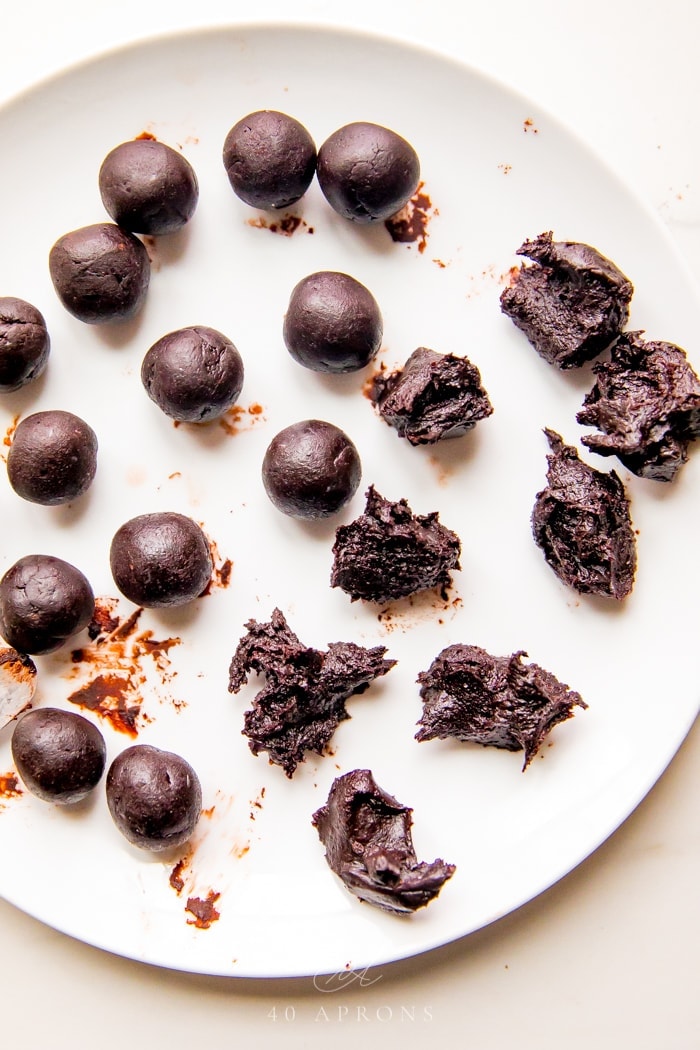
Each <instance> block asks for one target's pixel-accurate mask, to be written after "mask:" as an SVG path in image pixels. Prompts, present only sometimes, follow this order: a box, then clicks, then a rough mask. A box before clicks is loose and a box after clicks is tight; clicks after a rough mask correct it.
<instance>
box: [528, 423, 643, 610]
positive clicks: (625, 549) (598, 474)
mask: <svg viewBox="0 0 700 1050" xmlns="http://www.w3.org/2000/svg"><path fill="white" fill-rule="evenodd" d="M545 434H546V435H547V440H548V441H549V447H550V448H551V450H552V451H551V454H550V455H548V456H547V464H548V466H547V487H546V488H544V489H542V491H541V492H538V493H537V497H536V499H535V506H534V508H533V511H532V534H533V536H534V539H535V543H536V544H537V546H538V547H540V549H541V550H542V552H543V553H544V556H545V559H546V561H547V564H548V565H549V566H550V567H551V568H552V569H553V571H554V572H555V573H556V575H557V576H558V577H559V579H560V580H561V581H562V583H565V584H567V585H568V586H569V587H573V588H574V590H576V591H578V592H579V593H580V594H599V595H603V596H606V597H611V598H617V599H618V600H622V599H623V598H626V597H627V595H628V594H629V593H630V591H631V590H632V587H633V585H634V573H635V569H636V565H637V551H636V546H635V539H634V530H633V528H632V521H631V519H630V506H629V500H628V499H627V496H626V495H625V490H624V487H623V484H622V482H621V481H620V479H619V477H618V476H617V474H616V473H615V471H614V470H611V471H610V473H609V474H605V473H603V472H602V471H600V470H595V469H594V468H593V467H589V466H588V464H587V463H584V462H582V460H581V459H579V455H578V452H577V451H576V449H575V448H574V447H573V446H572V445H565V444H564V442H563V441H562V439H561V437H560V436H559V434H556V433H555V432H554V431H553V430H545Z"/></svg>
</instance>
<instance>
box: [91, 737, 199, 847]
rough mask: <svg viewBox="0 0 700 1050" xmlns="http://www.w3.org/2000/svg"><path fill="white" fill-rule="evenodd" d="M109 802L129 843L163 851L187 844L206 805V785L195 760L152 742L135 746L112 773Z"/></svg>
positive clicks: (118, 759)
mask: <svg viewBox="0 0 700 1050" xmlns="http://www.w3.org/2000/svg"><path fill="white" fill-rule="evenodd" d="M106 794H107V806H108V808H109V812H110V814H111V816H112V820H113V821H114V823H115V825H116V826H117V828H118V829H119V831H120V832H121V833H122V835H124V837H125V838H126V839H128V841H129V842H130V843H131V844H132V845H134V846H138V847H139V848H140V849H146V850H151V851H153V852H156V853H160V852H162V851H163V850H167V849H171V848H172V847H174V846H182V845H183V844H184V843H185V842H187V840H188V839H189V838H190V836H191V835H192V832H193V831H194V829H195V827H196V825H197V821H198V820H199V816H200V813H201V809H202V788H201V785H200V782H199V778H198V776H197V774H196V773H195V771H194V769H193V768H192V766H191V765H190V764H189V762H187V761H185V759H184V758H182V757H181V756H180V755H176V754H173V753H172V752H171V751H161V750H160V749H159V748H157V747H152V746H151V745H150V744H134V745H132V747H127V748H126V750H125V751H122V752H121V754H119V755H117V757H116V758H115V759H114V761H113V762H112V764H111V766H110V767H109V769H108V771H107V780H106Z"/></svg>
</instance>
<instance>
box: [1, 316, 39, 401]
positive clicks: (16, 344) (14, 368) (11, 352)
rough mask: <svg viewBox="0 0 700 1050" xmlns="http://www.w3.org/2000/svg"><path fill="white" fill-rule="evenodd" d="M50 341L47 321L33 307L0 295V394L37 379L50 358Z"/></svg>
mask: <svg viewBox="0 0 700 1050" xmlns="http://www.w3.org/2000/svg"><path fill="white" fill-rule="evenodd" d="M50 349H51V340H50V338H49V333H48V331H47V329H46V321H45V320H44V317H43V315H42V314H41V313H40V312H39V311H38V310H37V308H36V306H32V304H31V303H27V302H25V300H24V299H15V298H13V297H12V296H3V297H0V393H3V394H8V393H11V392H12V391H13V390H19V389H20V387H23V386H26V384H27V383H31V381H32V380H33V379H37V378H38V377H39V376H40V375H41V373H42V372H43V371H44V369H45V368H46V365H47V362H48V360H49V351H50Z"/></svg>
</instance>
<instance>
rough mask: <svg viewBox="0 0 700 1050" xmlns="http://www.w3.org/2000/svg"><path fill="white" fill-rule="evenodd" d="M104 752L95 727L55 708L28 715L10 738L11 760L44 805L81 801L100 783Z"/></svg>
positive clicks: (103, 765) (101, 739) (104, 749)
mask: <svg viewBox="0 0 700 1050" xmlns="http://www.w3.org/2000/svg"><path fill="white" fill-rule="evenodd" d="M106 756H107V749H106V747H105V742H104V737H103V736H102V733H101V732H100V731H99V729H98V728H97V726H95V725H93V724H92V722H89V721H88V720H87V718H84V717H83V716H82V715H78V714H75V713H74V712H71V711H63V710H61V709H59V708H54V707H45V708H37V709H36V710H34V711H28V712H27V714H26V715H24V716H23V717H22V718H21V719H20V721H19V722H18V723H17V725H16V727H15V731H14V733H13V734H12V758H13V759H14V762H15V765H16V766H17V772H18V773H19V775H20V777H21V778H22V780H23V782H24V784H25V785H26V787H27V788H28V789H29V791H31V792H32V794H33V795H37V797H38V798H41V799H43V800H44V801H45V802H58V803H60V804H61V805H71V804H72V803H74V802H80V801H81V799H83V798H85V796H86V795H88V794H89V793H90V792H91V791H92V789H93V788H94V787H95V786H96V785H97V784H98V783H99V781H100V778H101V777H102V774H103V773H104V768H105V761H106Z"/></svg>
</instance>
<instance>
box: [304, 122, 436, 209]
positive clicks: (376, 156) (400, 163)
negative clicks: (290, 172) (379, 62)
mask: <svg viewBox="0 0 700 1050" xmlns="http://www.w3.org/2000/svg"><path fill="white" fill-rule="evenodd" d="M317 175H318V181H319V185H320V187H321V190H322V191H323V194H324V196H325V198H326V200H327V201H328V203H329V204H330V205H331V207H332V208H333V209H334V210H335V211H337V212H338V214H339V215H342V216H343V217H344V218H346V219H350V220H351V221H352V222H357V223H370V222H381V221H383V220H384V219H388V218H390V217H391V216H392V215H395V214H396V212H397V211H400V210H401V208H403V206H404V205H405V204H406V203H407V202H408V201H409V200H410V199H411V197H412V196H413V194H414V193H415V192H416V189H417V187H418V182H419V179H420V161H419V160H418V155H417V153H416V151H415V150H414V148H413V146H411V144H410V143H409V142H407V141H406V139H404V138H401V136H400V135H397V134H396V132H395V131H391V130H390V129H389V128H384V127H382V126H381V125H379V124H368V123H365V122H363V121H358V122H357V123H353V124H346V125H345V126H344V127H342V128H338V130H337V131H334V132H333V134H332V135H330V136H329V137H328V138H327V139H326V141H325V142H324V143H323V145H322V146H321V148H320V149H319V151H318V167H317Z"/></svg>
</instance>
